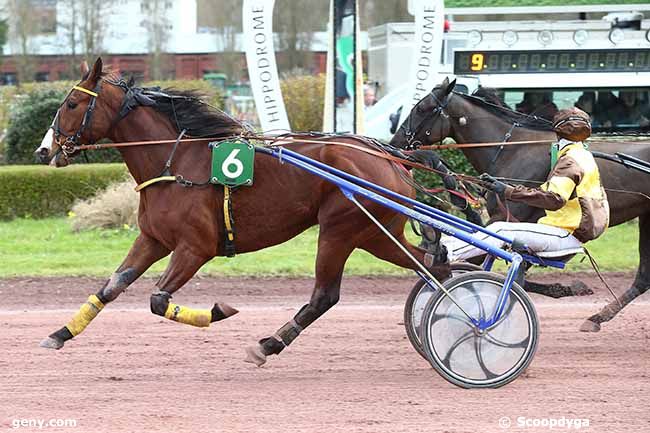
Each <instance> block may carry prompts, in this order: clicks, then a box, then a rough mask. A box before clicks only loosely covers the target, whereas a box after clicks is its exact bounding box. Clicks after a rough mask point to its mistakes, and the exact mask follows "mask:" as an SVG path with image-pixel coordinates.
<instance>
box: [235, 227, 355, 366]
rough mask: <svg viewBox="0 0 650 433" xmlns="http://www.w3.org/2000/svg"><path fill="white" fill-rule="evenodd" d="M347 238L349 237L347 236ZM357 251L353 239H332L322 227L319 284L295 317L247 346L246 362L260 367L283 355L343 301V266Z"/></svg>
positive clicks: (318, 260)
mask: <svg viewBox="0 0 650 433" xmlns="http://www.w3.org/2000/svg"><path fill="white" fill-rule="evenodd" d="M343 239H345V238H343ZM353 250H354V246H351V245H350V240H349V239H348V240H347V241H337V240H332V239H329V238H328V237H327V235H326V230H324V229H323V227H322V226H321V231H320V236H319V238H318V255H317V257H316V283H315V286H314V291H313V292H312V295H311V299H310V300H309V303H308V304H306V305H304V306H303V307H302V308H301V309H300V311H298V313H297V314H296V315H295V316H294V317H293V319H292V320H290V321H289V322H287V323H285V325H284V326H283V327H281V328H280V329H278V330H277V331H276V333H275V334H274V335H273V336H270V337H266V338H263V339H261V340H260V341H259V343H258V344H257V345H255V346H251V347H248V348H247V349H246V359H245V361H246V362H251V363H254V364H256V365H257V366H258V367H260V366H261V365H263V364H264V363H265V362H266V357H267V356H268V355H277V354H279V353H280V352H281V351H282V350H283V349H284V348H285V347H286V346H288V345H289V344H291V342H292V341H293V340H295V339H296V337H298V335H299V334H300V332H302V330H303V329H305V328H306V327H307V326H309V325H311V324H312V323H313V322H314V321H315V320H316V319H318V318H319V317H320V316H322V315H323V314H324V313H325V312H326V311H327V310H329V309H330V308H331V307H332V306H334V305H335V304H336V303H337V302H338V300H339V293H340V288H341V278H342V277H343V268H344V266H345V262H346V261H347V259H348V257H349V256H350V254H351V253H352V251H353Z"/></svg>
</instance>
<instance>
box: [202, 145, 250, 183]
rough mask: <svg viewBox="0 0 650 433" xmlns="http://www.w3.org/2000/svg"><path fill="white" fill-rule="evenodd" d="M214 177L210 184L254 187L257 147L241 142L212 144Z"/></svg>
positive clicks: (211, 178)
mask: <svg viewBox="0 0 650 433" xmlns="http://www.w3.org/2000/svg"><path fill="white" fill-rule="evenodd" d="M210 147H211V148H212V175H211V176H210V182H211V183H214V184H221V185H226V186H241V185H246V186H251V185H253V166H254V163H255V147H254V146H253V145H252V144H250V143H247V142H245V141H241V140H233V141H221V142H216V141H215V142H212V143H210Z"/></svg>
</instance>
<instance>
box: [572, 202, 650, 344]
mask: <svg viewBox="0 0 650 433" xmlns="http://www.w3.org/2000/svg"><path fill="white" fill-rule="evenodd" d="M649 288H650V214H646V215H641V216H640V217H639V269H638V270H637V273H636V278H635V279H634V283H632V287H630V288H629V289H627V291H626V292H625V293H623V295H622V296H619V297H618V299H619V300H620V301H621V304H622V305H619V304H618V302H616V301H612V302H610V303H609V304H607V305H605V306H604V307H603V308H602V310H600V311H599V312H598V313H597V314H594V315H593V316H591V317H589V318H588V319H587V320H585V321H584V323H583V324H582V326H581V327H580V330H581V331H583V332H598V331H600V324H601V323H604V322H609V321H610V320H612V319H613V318H614V317H615V316H616V315H617V314H618V313H619V311H621V310H622V309H623V307H625V306H626V305H627V304H629V303H630V302H632V301H633V300H634V299H635V298H637V297H638V296H639V295H642V294H644V293H645V292H646V291H647V290H648V289H649Z"/></svg>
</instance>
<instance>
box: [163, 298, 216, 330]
mask: <svg viewBox="0 0 650 433" xmlns="http://www.w3.org/2000/svg"><path fill="white" fill-rule="evenodd" d="M165 317H166V318H168V319H169V320H173V321H174V322H178V323H184V324H186V325H192V326H198V327H199V328H206V327H208V326H210V320H212V311H210V310H197V309H194V308H188V307H183V306H181V305H176V304H172V303H171V302H170V303H169V306H168V307H167V311H165Z"/></svg>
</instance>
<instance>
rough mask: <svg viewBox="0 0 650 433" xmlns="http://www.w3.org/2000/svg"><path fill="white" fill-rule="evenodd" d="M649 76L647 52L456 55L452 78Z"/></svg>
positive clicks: (536, 52)
mask: <svg viewBox="0 0 650 433" xmlns="http://www.w3.org/2000/svg"><path fill="white" fill-rule="evenodd" d="M585 72H650V49H602V50H528V51H517V50H508V51H505V50H504V51H456V52H455V54H454V74H456V75H480V74H530V73H585Z"/></svg>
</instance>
